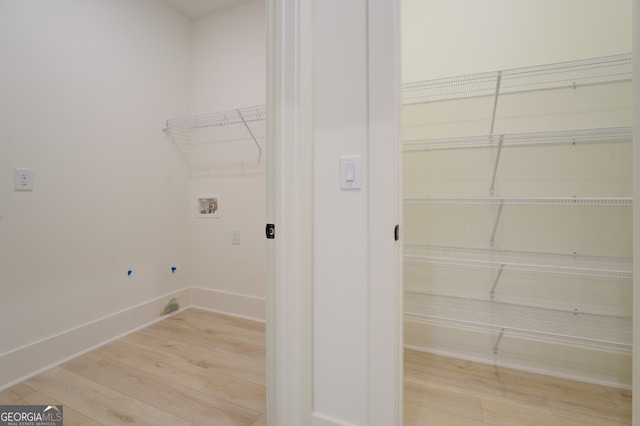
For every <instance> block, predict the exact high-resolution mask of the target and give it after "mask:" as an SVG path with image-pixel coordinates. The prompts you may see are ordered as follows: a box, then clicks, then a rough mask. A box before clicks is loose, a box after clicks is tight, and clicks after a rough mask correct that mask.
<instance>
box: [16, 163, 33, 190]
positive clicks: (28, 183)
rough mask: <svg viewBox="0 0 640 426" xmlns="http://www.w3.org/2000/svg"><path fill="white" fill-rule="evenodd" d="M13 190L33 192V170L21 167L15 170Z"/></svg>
mask: <svg viewBox="0 0 640 426" xmlns="http://www.w3.org/2000/svg"><path fill="white" fill-rule="evenodd" d="M13 189H14V190H15V191H33V169H25V168H21V167H16V168H15V169H13Z"/></svg>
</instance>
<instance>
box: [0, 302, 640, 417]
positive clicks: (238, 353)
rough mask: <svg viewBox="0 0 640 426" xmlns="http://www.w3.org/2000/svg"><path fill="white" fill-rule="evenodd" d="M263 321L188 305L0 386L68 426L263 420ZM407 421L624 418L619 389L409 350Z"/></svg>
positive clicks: (0, 399) (3, 399)
mask: <svg viewBox="0 0 640 426" xmlns="http://www.w3.org/2000/svg"><path fill="white" fill-rule="evenodd" d="M265 368H266V366H265V326H264V324H261V323H256V322H252V321H248V320H243V319H238V318H233V317H229V316H225V315H220V314H215V313H211V312H207V311H202V310H198V309H188V310H185V311H182V312H179V313H177V314H176V315H174V316H171V317H168V318H165V319H164V320H162V321H161V322H158V323H156V324H154V325H151V326H149V327H147V328H145V329H143V330H140V331H137V332H135V333H133V334H130V335H128V336H126V337H124V338H122V339H120V340H117V341H115V342H112V343H109V344H107V345H105V346H103V347H101V348H99V349H97V350H95V351H93V352H90V353H88V354H85V355H82V356H80V357H78V358H76V359H74V360H73V361H70V362H68V363H66V364H63V365H61V366H60V367H56V368H52V369H50V370H48V371H47V372H45V373H42V374H40V375H38V376H36V377H34V378H31V379H29V380H26V381H24V382H22V383H20V384H18V385H16V386H13V387H11V388H9V389H6V390H5V391H2V392H0V404H63V405H64V417H65V426H68V425H119V424H136V425H138V424H140V425H154V426H158V425H251V426H260V425H266V415H265V413H266V402H265V400H266V397H265V395H266V372H265ZM404 382H405V391H404V392H405V393H404V417H405V425H406V426H410V425H420V426H423V425H438V426H441V425H464V426H467V425H472V426H473V425H476V426H477V425H545V426H546V425H563V426H564V425H616V426H618V425H629V424H631V393H630V391H624V390H620V389H614V388H607V387H604V386H598V385H591V384H585V383H580V382H573V381H569V380H563V379H557V378H553V377H547V376H540V375H535V374H530V373H524V372H521V371H517V370H510V369H503V368H495V367H493V366H487V365H483V364H477V363H472V362H467V361H461V360H457V359H452V358H445V357H439V356H435V355H430V354H424V353H420V352H415V351H411V350H406V351H405V378H404Z"/></svg>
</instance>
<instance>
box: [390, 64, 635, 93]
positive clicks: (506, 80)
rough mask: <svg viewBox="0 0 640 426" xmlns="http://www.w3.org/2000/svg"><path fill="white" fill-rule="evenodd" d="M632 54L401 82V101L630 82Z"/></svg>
mask: <svg viewBox="0 0 640 426" xmlns="http://www.w3.org/2000/svg"><path fill="white" fill-rule="evenodd" d="M631 56H632V55H631V54H622V55H613V56H605V57H600V58H591V59H583V60H578V61H569V62H559V63H554V64H546V65H539V66H532V67H523V68H514V69H509V70H504V71H497V72H487V73H479V74H471V75H465V76H458V77H449V78H442V79H436V80H428V81H420V82H413V83H406V84H404V85H403V88H402V94H403V104H404V105H410V104H415V103H425V102H437V101H443V100H454V99H464V98H473V97H481V96H495V94H496V92H497V88H499V91H500V94H510V93H522V92H534V91H540V90H550V89H562V88H569V89H575V88H578V87H581V86H587V85H594V84H608V83H619V82H630V81H631V74H632V68H631Z"/></svg>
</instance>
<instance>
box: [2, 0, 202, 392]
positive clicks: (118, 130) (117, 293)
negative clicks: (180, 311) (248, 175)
mask: <svg viewBox="0 0 640 426" xmlns="http://www.w3.org/2000/svg"><path fill="white" fill-rule="evenodd" d="M190 37H191V34H190V24H189V21H188V20H187V19H186V18H184V17H182V16H181V15H179V14H177V13H176V12H175V11H174V10H173V9H172V8H170V7H169V6H167V5H165V4H164V3H163V2H159V1H155V0H137V1H134V2H131V1H128V0H95V1H91V2H87V1H83V0H58V1H56V2H47V1H38V2H17V1H11V0H2V1H0V58H2V59H1V60H0V61H1V63H2V65H1V69H2V78H1V79H0V129H1V133H0V140H1V143H0V172H1V174H0V271H2V273H1V276H0V292H1V293H2V297H0V336H2V338H1V339H0V358H2V359H1V360H0V363H2V364H3V365H4V366H3V368H2V371H1V373H0V384H4V383H7V382H9V381H11V380H15V379H16V378H18V377H20V376H21V375H24V374H27V373H30V372H32V371H33V370H34V369H37V368H42V367H43V366H45V365H47V364H48V363H52V362H54V361H58V360H59V359H60V358H63V357H65V356H69V355H70V354H72V353H74V352H77V351H78V350H82V349H86V347H87V346H90V345H92V344H96V343H98V342H100V341H101V339H102V340H104V339H105V338H108V337H112V336H113V334H114V333H116V334H117V333H122V332H124V331H126V330H130V329H131V328H132V327H135V326H136V325H141V324H144V323H146V322H148V321H150V320H152V319H153V318H157V317H158V316H159V315H160V312H161V310H162V307H163V305H164V304H166V303H167V302H168V300H169V298H170V297H172V296H174V295H176V293H175V292H177V291H179V290H183V289H184V288H185V287H188V286H189V284H190V276H189V268H190V266H189V231H188V230H189V216H188V215H189V213H188V210H187V209H188V194H189V181H188V177H187V175H186V174H185V172H184V170H183V169H182V166H181V164H180V161H179V160H178V158H177V157H176V155H175V153H174V152H173V150H172V149H171V147H170V145H169V144H168V143H167V140H166V138H165V137H164V135H163V134H162V131H161V119H163V118H166V117H172V116H180V115H185V113H186V112H187V111H188V108H189V80H188V75H189V67H190V54H189V51H190V49H189V47H190V46H189V43H190ZM14 167H29V168H33V169H34V176H35V185H34V191H33V192H14V191H13V169H14ZM172 266H175V267H177V268H178V269H177V271H176V273H175V274H171V271H170V268H171V267H172ZM128 270H132V271H133V272H132V275H131V276H130V277H128V276H127V271H128ZM180 294H183V293H180ZM184 297H186V296H184ZM179 303H181V304H183V305H185V304H186V305H188V304H189V303H190V300H179ZM150 304H151V305H152V306H151V305H150ZM141 305H144V306H147V305H149V306H151V307H150V308H149V309H147V310H146V311H145V313H143V314H141V315H139V316H136V315H137V314H136V315H134V317H129V319H128V320H127V321H125V322H124V323H119V324H118V325H117V326H115V327H114V328H108V329H102V330H94V332H92V333H89V335H86V336H83V337H82V339H84V340H78V339H76V340H74V341H73V342H66V343H63V344H58V345H57V346H56V350H55V351H52V352H55V354H54V353H51V354H47V353H39V354H35V355H34V357H33V358H32V357H30V356H25V355H24V354H25V353H26V352H28V351H29V349H30V348H32V349H33V348H36V347H37V346H38V345H36V343H38V342H40V343H42V340H43V339H47V338H50V337H52V336H59V337H60V336H62V337H64V336H65V335H66V334H65V333H67V332H69V331H70V330H73V329H78V328H81V327H83V326H85V325H87V324H94V325H96V324H99V323H100V320H102V319H104V318H114V316H115V317H117V316H118V315H119V314H120V313H123V312H125V311H127V312H128V310H131V309H133V308H135V307H137V306H141ZM96 321H97V322H96ZM112 325H113V324H112ZM67 344H68V347H64V346H65V345H67ZM25 351H26V352H25ZM40 352H46V351H40ZM5 356H6V357H7V358H5ZM16 357H17V360H16V362H17V364H16V365H13V366H12V365H11V364H10V363H9V362H8V361H7V360H8V359H14V358H16ZM51 357H53V359H51ZM55 357H58V358H57V359H56V358H55Z"/></svg>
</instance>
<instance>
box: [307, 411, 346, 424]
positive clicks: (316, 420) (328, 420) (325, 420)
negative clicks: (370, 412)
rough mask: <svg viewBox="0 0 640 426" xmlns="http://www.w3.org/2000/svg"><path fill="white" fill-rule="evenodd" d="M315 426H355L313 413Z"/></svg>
mask: <svg viewBox="0 0 640 426" xmlns="http://www.w3.org/2000/svg"><path fill="white" fill-rule="evenodd" d="M312 425H313V426H355V425H353V424H352V423H347V422H344V421H342V420H338V419H334V418H333V417H329V416H325V415H324V414H320V413H313V417H312Z"/></svg>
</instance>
